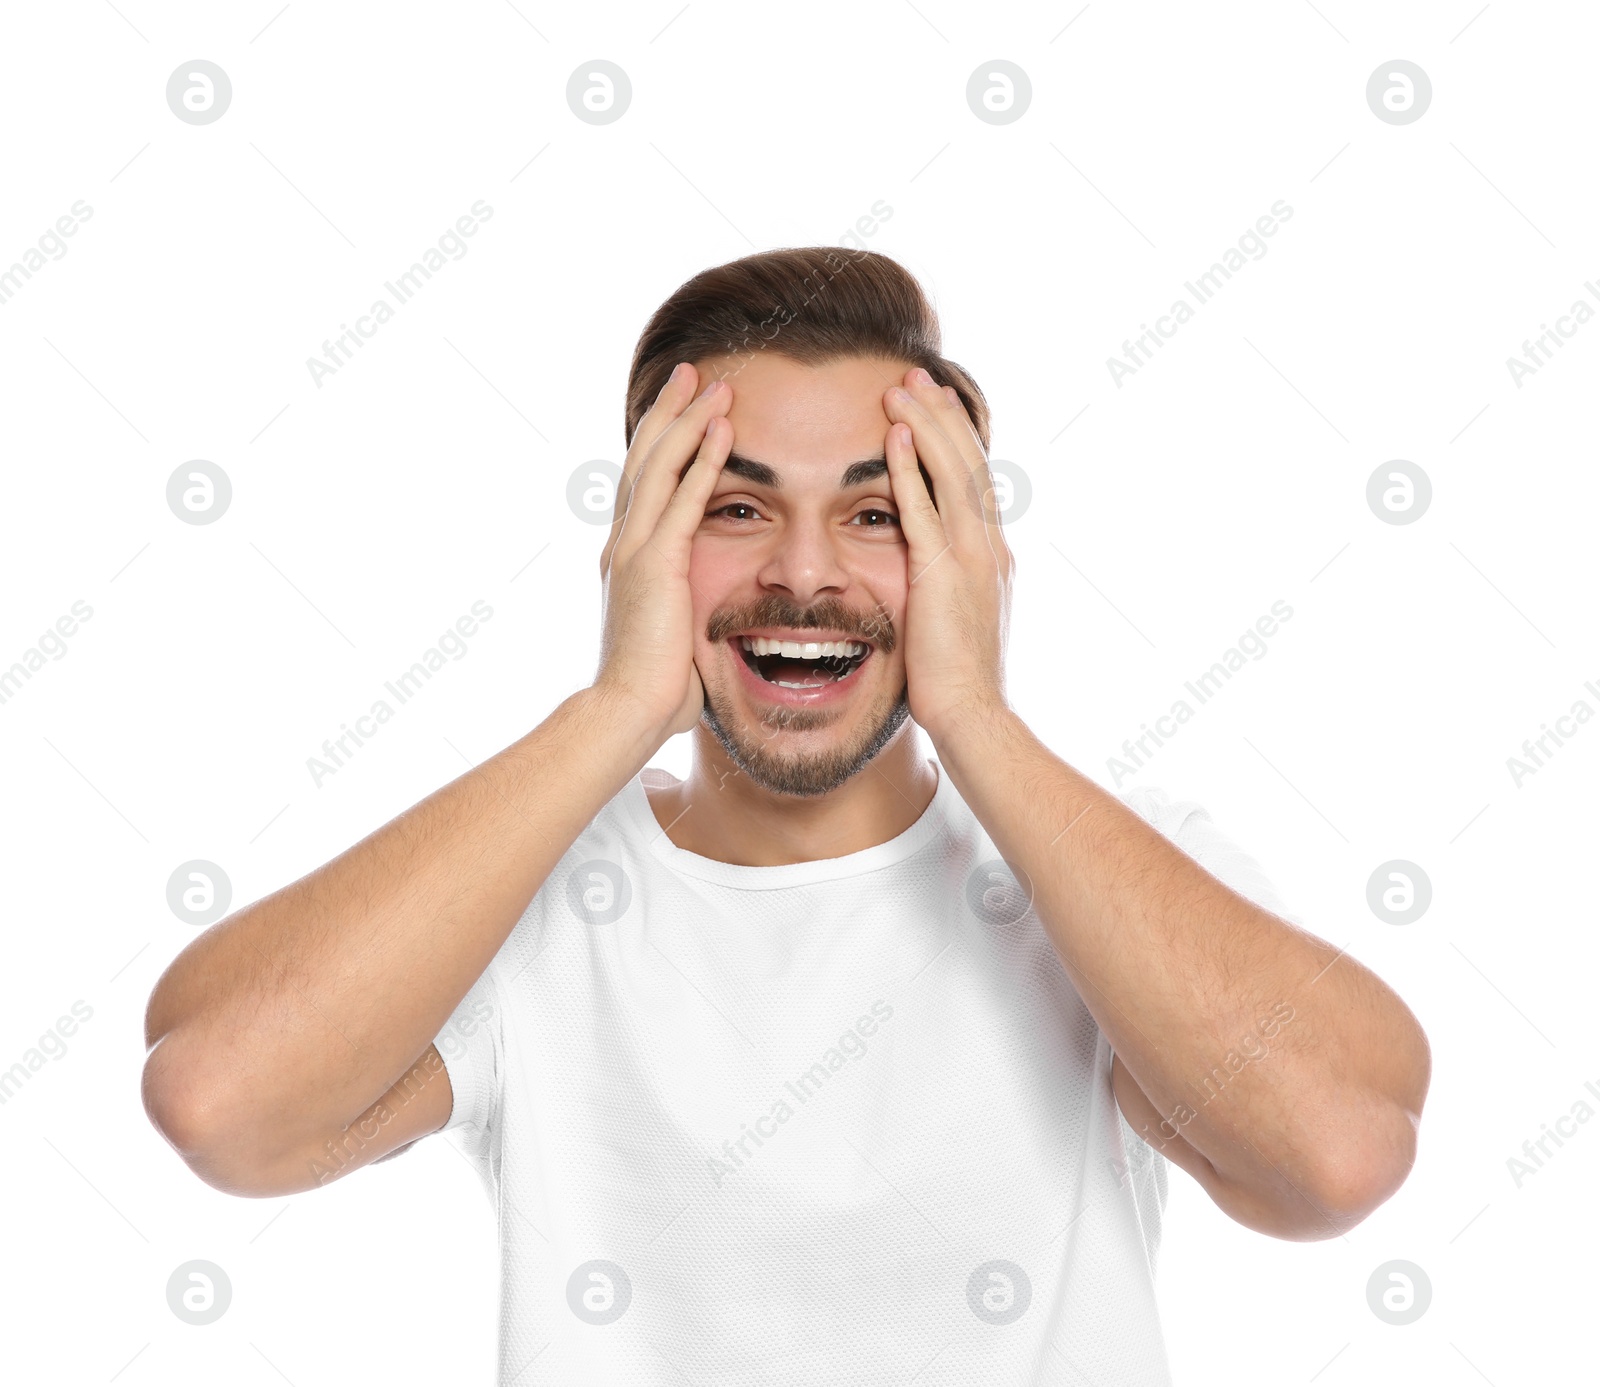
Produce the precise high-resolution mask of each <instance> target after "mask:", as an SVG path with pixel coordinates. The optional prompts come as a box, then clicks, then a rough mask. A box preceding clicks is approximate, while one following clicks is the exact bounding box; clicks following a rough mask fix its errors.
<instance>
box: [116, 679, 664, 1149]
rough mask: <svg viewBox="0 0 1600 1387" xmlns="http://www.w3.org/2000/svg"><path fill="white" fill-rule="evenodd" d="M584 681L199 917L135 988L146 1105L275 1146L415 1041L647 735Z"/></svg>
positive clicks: (187, 1124) (360, 1106)
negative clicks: (249, 891) (428, 783)
mask: <svg viewBox="0 0 1600 1387" xmlns="http://www.w3.org/2000/svg"><path fill="white" fill-rule="evenodd" d="M617 712H618V710H617V709H616V708H615V707H614V706H613V705H612V704H611V703H610V702H608V701H607V700H606V699H605V698H604V697H603V696H601V695H599V694H598V693H596V692H595V691H594V690H584V691H583V692H581V693H579V694H575V695H574V696H573V697H571V698H569V699H567V700H566V701H565V702H563V703H562V704H561V705H560V706H559V707H558V708H557V709H556V710H555V711H554V712H553V713H552V714H551V715H550V716H549V718H547V719H546V720H545V721H544V722H543V723H542V724H540V726H539V727H537V728H536V729H535V730H534V731H532V732H530V733H529V734H528V735H527V736H525V737H523V738H521V739H520V740H518V741H517V742H514V743H512V744H511V745H510V746H508V747H506V748H505V749H504V750H503V751H501V752H499V753H497V754H496V755H495V756H493V757H491V758H490V759H489V760H487V761H485V762H484V763H483V764H482V765H480V766H478V767H476V768H474V769H473V770H471V771H468V772H467V773H466V774H465V775H462V776H461V777H459V778H458V779H457V780H454V781H452V782H451V783H450V784H448V785H445V786H443V787H442V788H441V789H439V790H437V791H435V792H434V793H433V794H431V795H429V796H428V797H427V798H426V799H424V800H422V801H421V802H420V803H418V804H417V805H415V806H413V807H412V808H410V809H408V810H407V811H406V812H405V813H403V814H401V815H399V816H398V817H396V818H395V819H393V820H392V821H390V822H389V823H387V824H385V825H384V826H383V827H382V828H380V829H378V830H377V831H376V832H374V833H373V834H371V835H370V836H368V837H367V838H365V839H363V840H362V841H361V842H359V843H357V844H356V845H354V846H353V847H351V848H350V849H348V850H347V851H346V852H344V853H342V854H341V855H340V856H338V857H337V858H335V859H333V860H332V861H331V862H329V863H327V864H326V865H325V866H322V867H320V868H318V869H317V870H316V871H314V872H311V873H310V874H309V875H307V876H305V877H303V878H302V879H300V880H299V881H296V882H294V883H293V884H291V885H289V886H286V887H284V888H283V889H281V890H279V891H276V892H274V893H273V894H272V895H270V896H267V897H265V898H264V899H262V900H259V901H256V902H254V903H253V904H251V905H249V906H247V907H245V908H244V909H242V910H239V911H237V912H235V913H234V914H233V915H232V916H230V917H229V918H228V919H226V920H223V921H221V922H220V923H218V924H216V925H214V926H212V927H211V928H210V929H209V930H207V931H206V933H205V934H203V935H202V936H201V937H200V938H199V939H197V940H195V942H194V943H192V944H191V945H189V946H188V947H187V948H186V949H185V950H184V951H183V952H182V953H181V954H179V955H178V957H177V958H176V959H175V960H174V961H173V962H172V964H171V965H170V966H169V967H168V969H167V971H166V972H165V973H164V974H163V976H162V978H161V980H160V981H159V982H158V983H157V985H156V988H155V990H154V992H153V993H152V995H151V998H150V1004H149V1008H148V1011H147V1015H146V1044H147V1045H149V1046H154V1047H156V1048H155V1049H154V1050H153V1052H152V1053H151V1055H150V1057H149V1059H148V1061H147V1065H146V1093H147V1095H148V1096H149V1097H148V1100H147V1101H150V1103H151V1106H152V1109H153V1111H157V1112H162V1113H165V1114H166V1116H167V1122H165V1123H162V1125H163V1126H164V1127H165V1126H166V1125H168V1123H170V1125H171V1126H173V1127H174V1128H178V1129H182V1131H183V1132H184V1133H186V1134H189V1135H190V1136H191V1137H192V1136H193V1134H194V1133H196V1132H224V1131H225V1132H228V1133H230V1135H231V1137H232V1138H233V1139H237V1135H238V1133H239V1132H240V1131H250V1132H259V1133H260V1134H261V1137H260V1139H261V1141H263V1142H266V1141H269V1140H270V1141H271V1142H273V1143H279V1144H282V1145H284V1146H289V1145H292V1144H293V1143H295V1142H296V1141H298V1140H300V1139H301V1138H302V1137H303V1136H304V1135H305V1134H307V1133H315V1132H319V1131H323V1130H326V1129H329V1128H332V1127H336V1126H337V1125H338V1124H340V1123H343V1122H347V1121H349V1120H350V1119H351V1118H352V1117H353V1116H354V1115H355V1114H357V1113H360V1112H362V1111H363V1110H365V1109H366V1108H367V1107H368V1106H369V1105H370V1104H371V1103H372V1102H373V1101H374V1100H376V1099H377V1098H378V1097H379V1096H380V1095H381V1094H383V1093H384V1092H385V1091H386V1090H387V1089H388V1088H389V1086H390V1085H391V1084H393V1083H394V1082H395V1080H396V1079H397V1078H398V1077H399V1075H400V1074H401V1073H402V1072H403V1071H404V1070H405V1069H406V1067H407V1066H408V1065H410V1064H411V1063H412V1062H413V1061H414V1060H415V1059H416V1058H417V1056H418V1055H419V1054H420V1053H421V1052H422V1051H423V1050H425V1049H426V1048H427V1046H428V1044H429V1043H430V1042H431V1041H432V1040H433V1038H434V1036H435V1035H437V1034H438V1032H439V1030H440V1029H441V1028H442V1027H443V1026H444V1024H445V1022H446V1021H447V1019H448V1018H449V1016H450V1013H451V1012H452V1011H453V1010H454V1008H455V1007H456V1006H457V1005H458V1004H459V1002H460V1000H461V998H462V997H463V996H465V995H466V992H467V990H468V989H469V988H470V987H471V986H472V984H473V982H474V981H475V980H476V979H477V978H478V976H479V975H480V974H481V973H482V972H483V970H484V968H485V967H486V966H487V965H488V963H489V960H490V959H491V958H492V957H493V956H494V954H495V952H496V951H497V950H498V949H499V948H500V946H501V944H503V943H504V942H505V939H506V937H507V936H508V935H509V933H510V931H511V929H512V927H513V926H514V925H515V924H516V922H517V920H518V919H520V918H521V916H522V914H523V912H524V911H525V910H526V908H527V906H528V903H529V901H530V900H532V898H533V896H534V894H535V892H537V890H538V889H539V887H540V885H541V884H542V883H543V881H544V880H545V878H546V877H547V876H548V875H549V873H550V871H551V869H552V868H553V867H554V866H555V864H556V863H557V862H558V861H559V860H560V858H561V856H562V854H564V853H565V852H566V850H567V849H568V847H570V846H571V844H572V842H573V841H574V839H576V838H577V836H578V834H579V833H580V832H582V830H583V828H584V827H585V826H586V825H587V824H588V823H589V822H590V820H591V819H593V817H594V816H595V814H596V813H597V812H598V811H599V809H600V808H601V807H602V806H603V805H604V804H605V803H606V801H607V800H609V799H610V798H611V797H612V796H613V795H615V794H616V793H617V791H618V790H619V789H621V788H622V786H623V785H624V784H625V783H626V782H627V780H628V779H629V778H630V777H631V776H632V775H634V774H636V773H637V771H638V770H639V768H640V767H641V766H642V765H643V764H644V762H645V761H646V760H647V759H648V757H649V756H650V755H651V754H652V753H653V751H654V750H655V746H654V744H652V739H651V738H649V737H645V736H642V735H639V734H636V733H634V732H633V731H631V730H630V729H631V728H632V727H633V726H634V725H635V724H634V723H633V722H631V721H630V720H628V719H626V718H624V717H622V716H618V715H617Z"/></svg>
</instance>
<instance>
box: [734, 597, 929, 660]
mask: <svg viewBox="0 0 1600 1387" xmlns="http://www.w3.org/2000/svg"><path fill="white" fill-rule="evenodd" d="M757 626H786V627H788V628H790V629H791V630H795V631H808V630H809V631H843V632H845V633H846V634H848V635H858V636H860V637H861V638H862V640H865V641H870V642H872V643H873V644H874V645H876V646H877V647H878V648H879V649H880V650H882V651H883V652H884V654H886V655H887V654H889V653H890V652H891V651H893V650H894V648H895V645H896V643H897V640H898V637H897V636H896V634H895V628H894V613H893V612H891V611H889V610H888V609H887V608H886V607H884V606H883V605H882V604H881V603H880V604H878V605H876V606H875V607H874V608H873V609H872V610H871V611H866V612H862V611H857V610H856V609H855V608H853V607H847V606H845V604H844V603H843V602H841V601H840V600H839V599H838V598H837V597H828V598H824V599H823V600H822V601H820V602H818V603H815V604H814V605H813V606H810V607H797V606H795V604H794V603H792V602H790V601H788V600H787V599H785V598H784V597H782V596H780V595H779V594H777V593H768V594H767V595H766V596H765V597H763V598H761V599H760V600H758V601H756V602H752V603H751V604H750V605H748V606H745V607H730V608H728V609H726V610H724V611H720V612H717V613H715V614H714V615H713V616H712V617H711V620H710V621H709V622H707V623H706V639H707V640H708V641H710V642H711V643H712V644H713V645H717V644H720V643H721V642H722V641H725V640H727V639H728V637H729V636H734V635H737V634H738V633H739V632H740V631H748V630H751V629H752V628H753V627H757Z"/></svg>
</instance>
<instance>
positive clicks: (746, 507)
mask: <svg viewBox="0 0 1600 1387" xmlns="http://www.w3.org/2000/svg"><path fill="white" fill-rule="evenodd" d="M734 510H743V511H749V512H750V515H751V516H754V515H757V514H759V512H758V511H757V510H756V508H755V507H754V506H752V505H751V504H750V503H749V502H748V501H730V502H729V503H728V504H727V505H725V506H718V507H717V509H715V510H713V511H708V512H707V513H706V519H708V520H709V519H710V518H711V517H712V516H713V515H727V514H728V512H729V511H734ZM747 518H749V517H746V516H729V519H731V520H744V519H747Z"/></svg>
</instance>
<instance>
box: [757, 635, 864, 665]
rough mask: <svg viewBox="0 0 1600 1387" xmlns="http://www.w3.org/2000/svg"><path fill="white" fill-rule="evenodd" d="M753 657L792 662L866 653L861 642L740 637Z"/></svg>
mask: <svg viewBox="0 0 1600 1387" xmlns="http://www.w3.org/2000/svg"><path fill="white" fill-rule="evenodd" d="M739 640H740V642H741V643H742V644H743V646H744V648H745V649H746V650H748V651H749V652H750V653H751V654H752V655H782V656H784V657H785V658H786V659H790V660H825V659H827V658H828V657H829V656H839V657H850V656H855V655H862V654H865V653H866V649H867V647H866V646H865V645H863V644H862V643H861V642H860V641H774V640H768V639H767V638H766V637H765V636H740V637H739Z"/></svg>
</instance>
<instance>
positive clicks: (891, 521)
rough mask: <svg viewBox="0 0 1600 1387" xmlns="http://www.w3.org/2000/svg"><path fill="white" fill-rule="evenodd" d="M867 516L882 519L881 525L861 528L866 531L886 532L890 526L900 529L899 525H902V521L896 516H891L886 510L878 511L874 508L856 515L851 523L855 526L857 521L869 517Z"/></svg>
mask: <svg viewBox="0 0 1600 1387" xmlns="http://www.w3.org/2000/svg"><path fill="white" fill-rule="evenodd" d="M867 515H876V516H879V517H881V519H880V521H879V523H877V524H873V525H863V526H861V528H862V529H864V530H886V529H888V528H889V527H890V526H896V527H898V525H899V524H900V521H899V519H898V518H897V517H896V516H894V515H892V514H890V512H888V511H886V510H878V509H877V508H876V507H874V508H873V509H871V510H864V511H861V512H859V513H858V514H857V515H856V517H855V519H853V520H851V522H850V523H851V524H852V525H854V524H855V523H856V521H857V520H860V519H861V518H862V516H867ZM884 522H887V523H884Z"/></svg>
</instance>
